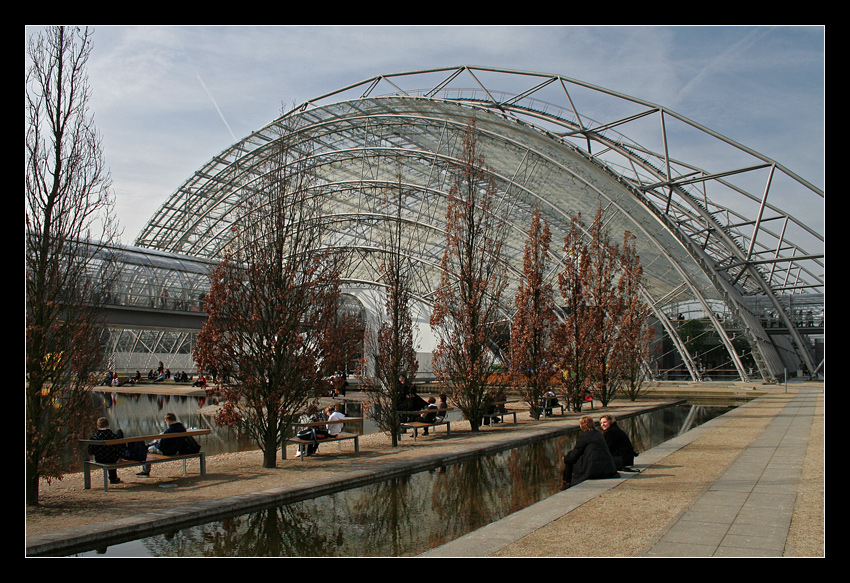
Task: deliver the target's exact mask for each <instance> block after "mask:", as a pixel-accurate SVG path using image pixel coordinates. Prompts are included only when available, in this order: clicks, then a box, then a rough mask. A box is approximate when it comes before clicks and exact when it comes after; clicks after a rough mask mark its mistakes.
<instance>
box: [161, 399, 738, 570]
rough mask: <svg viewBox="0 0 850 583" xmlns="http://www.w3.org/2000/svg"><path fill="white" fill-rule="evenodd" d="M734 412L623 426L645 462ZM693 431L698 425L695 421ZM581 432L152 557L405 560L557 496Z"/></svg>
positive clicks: (250, 520) (289, 512)
mask: <svg viewBox="0 0 850 583" xmlns="http://www.w3.org/2000/svg"><path fill="white" fill-rule="evenodd" d="M728 410H729V408H721V407H708V408H706V407H698V408H697V409H694V408H692V407H690V406H681V407H669V408H665V409H662V410H659V411H655V412H654V413H653V414H651V415H640V416H636V417H624V418H622V419H618V421H617V422H618V424H619V425H620V427H621V428H622V429H623V430H624V431H625V432H626V433H627V434H628V435H629V437H630V438H631V440H632V443H633V444H634V446H635V449H636V450H637V451H638V452H641V451H646V450H647V449H649V448H651V447H654V446H656V445H658V444H659V443H661V442H662V441H664V440H666V439H669V438H670V437H673V436H675V435H678V432H679V430H680V429H681V427H682V426H683V423H685V422H686V420H687V419H688V415H689V413H690V414H691V416H692V417H696V418H697V419H696V424H699V423H702V422H704V421H705V420H708V419H710V418H712V417H715V416H717V415H719V414H722V413H724V412H726V411H728ZM688 423H690V421H688ZM576 437H577V432H570V433H568V434H566V435H563V436H561V437H559V438H554V439H548V440H545V441H542V442H539V443H535V444H532V445H528V446H524V447H521V448H516V449H512V450H509V451H504V452H502V453H498V454H492V455H483V456H480V457H476V458H472V459H469V460H466V461H464V462H461V463H455V464H451V465H447V466H444V467H440V468H437V469H433V470H429V471H422V472H418V473H416V474H412V475H408V476H404V477H400V478H395V479H390V480H385V481H383V482H380V483H375V484H370V485H367V486H363V487H360V488H355V489H352V490H347V491H343V492H337V493H336V494H332V495H328V496H323V497H321V498H316V499H312V500H305V501H302V502H297V503H293V504H289V505H286V506H281V507H277V508H271V509H267V510H263V511H260V512H254V513H250V514H245V515H242V516H239V517H236V518H230V519H227V520H222V521H219V522H214V523H210V524H205V525H201V526H197V527H193V528H187V529H183V530H180V531H179V532H177V533H171V534H168V535H159V536H155V537H151V538H149V539H146V540H145V542H144V544H145V546H146V547H148V549H149V552H150V554H151V555H152V556H215V557H228V556H302V557H307V556H328V557H330V556H405V555H411V554H417V553H420V552H423V551H425V550H427V549H429V548H434V547H436V546H438V545H440V544H443V543H445V542H448V541H450V540H453V539H455V538H457V537H458V536H461V535H463V534H466V533H468V532H470V531H472V530H475V529H477V528H480V527H481V526H484V525H486V524H489V523H490V522H493V521H494V520H497V519H499V518H502V517H504V516H507V515H508V514H510V513H512V512H516V511H517V510H520V509H522V508H525V507H527V506H529V505H531V504H533V503H535V502H537V501H538V500H541V499H543V498H546V497H547V496H551V495H552V494H554V493H555V492H557V490H558V486H559V485H560V473H561V457H562V456H563V455H564V454H565V453H566V452H567V451H569V449H571V448H572V447H573V446H574V445H575V440H576Z"/></svg>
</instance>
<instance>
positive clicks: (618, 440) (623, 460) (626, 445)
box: [599, 414, 638, 472]
mask: <svg viewBox="0 0 850 583" xmlns="http://www.w3.org/2000/svg"><path fill="white" fill-rule="evenodd" d="M599 425H600V427H602V435H603V436H604V437H605V443H607V444H608V451H610V452H611V457H613V458H614V463H615V464H616V465H617V469H618V470H622V471H624V472H636V471H638V470H634V469H632V464H634V463H635V456H636V455H637V453H636V452H635V448H634V447H632V440H630V439H629V436H628V435H626V432H625V431H623V430H622V429H620V427H619V425H617V420H616V419H614V416H613V415H608V414H605V415H603V416H602V417H601V418H600V419H599Z"/></svg>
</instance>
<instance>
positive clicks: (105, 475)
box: [103, 468, 109, 492]
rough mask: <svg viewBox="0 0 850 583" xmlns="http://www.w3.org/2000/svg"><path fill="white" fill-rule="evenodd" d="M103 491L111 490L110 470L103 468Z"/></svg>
mask: <svg viewBox="0 0 850 583" xmlns="http://www.w3.org/2000/svg"><path fill="white" fill-rule="evenodd" d="M103 491H104V492H109V471H108V470H107V469H106V468H103Z"/></svg>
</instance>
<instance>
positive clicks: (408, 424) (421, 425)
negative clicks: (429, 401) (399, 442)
mask: <svg viewBox="0 0 850 583" xmlns="http://www.w3.org/2000/svg"><path fill="white" fill-rule="evenodd" d="M453 409H454V407H447V408H445V409H422V410H420V411H398V414H399V415H416V416H422V415H423V414H428V413H433V414H435V415H436V416H437V418H436V419H435V420H434V421H405V422H403V423H402V424H401V428H402V429H413V441H416V438H417V437H418V435H419V430H420V429H426V430H427V429H428V428H429V427H434V428H436V427H438V426H440V425H445V426H446V433H447V434H451V432H452V424H451V421H449V420H447V419H445V417H446V414H447V413H448V412H449V411H452V410H453ZM440 413H442V415H440ZM399 438H401V435H399Z"/></svg>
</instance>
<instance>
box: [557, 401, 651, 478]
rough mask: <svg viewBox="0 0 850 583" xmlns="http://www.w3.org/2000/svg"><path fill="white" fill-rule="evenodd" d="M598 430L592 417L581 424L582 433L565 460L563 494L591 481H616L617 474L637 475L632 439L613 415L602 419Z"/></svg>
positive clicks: (582, 420) (583, 419)
mask: <svg viewBox="0 0 850 583" xmlns="http://www.w3.org/2000/svg"><path fill="white" fill-rule="evenodd" d="M599 425H600V428H601V429H602V431H597V430H596V424H595V423H594V422H593V418H592V417H582V418H581V419H580V420H579V429H580V433H579V435H578V438H577V439H576V443H575V445H574V446H573V448H572V449H571V450H570V451H568V452H567V454H566V455H565V456H564V457H563V462H564V471H563V476H562V479H563V483H562V486H561V489H562V490H565V489H567V488H569V487H571V486H575V485H576V484H578V483H580V482H583V481H585V480H590V479H601V478H616V477H617V476H618V475H619V474H618V473H617V472H618V471H623V472H636V471H638V470H635V469H633V468H632V465H633V464H634V463H635V456H637V455H638V454H637V452H635V449H634V447H633V446H632V442H631V440H630V439H629V436H628V435H627V434H626V432H625V431H623V430H622V429H621V428H620V427H619V426H618V425H617V420H616V419H615V418H614V416H613V415H608V414H606V415H603V416H602V417H601V419H600V421H599Z"/></svg>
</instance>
